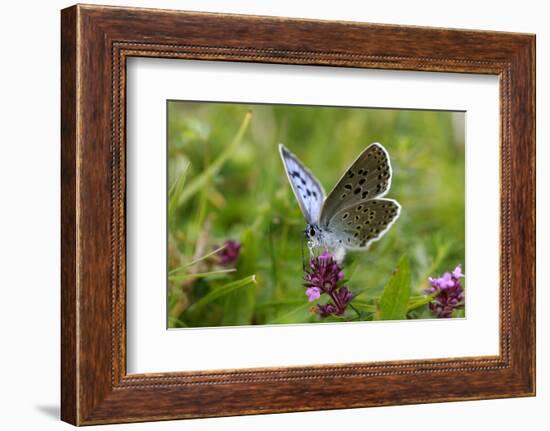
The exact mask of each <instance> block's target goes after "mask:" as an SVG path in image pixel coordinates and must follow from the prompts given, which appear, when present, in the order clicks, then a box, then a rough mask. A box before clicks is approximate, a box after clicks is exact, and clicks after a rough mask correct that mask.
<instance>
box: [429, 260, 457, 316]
mask: <svg viewBox="0 0 550 431" xmlns="http://www.w3.org/2000/svg"><path fill="white" fill-rule="evenodd" d="M463 277H464V274H463V273H462V268H461V267H460V265H459V266H457V267H456V268H455V269H454V270H453V271H452V272H446V273H445V274H443V276H442V277H438V278H432V277H429V278H428V280H429V282H430V287H429V288H428V289H426V291H425V292H426V293H427V294H428V295H432V294H434V293H436V296H435V297H434V299H433V301H432V302H430V303H429V304H428V308H429V309H430V311H431V312H432V314H434V315H435V316H437V317H440V318H448V317H451V315H452V313H453V311H454V310H455V309H456V308H458V307H461V306H462V305H464V288H463V287H462V284H461V283H460V279H461V278H463Z"/></svg>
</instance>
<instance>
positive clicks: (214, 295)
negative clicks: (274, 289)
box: [186, 275, 256, 313]
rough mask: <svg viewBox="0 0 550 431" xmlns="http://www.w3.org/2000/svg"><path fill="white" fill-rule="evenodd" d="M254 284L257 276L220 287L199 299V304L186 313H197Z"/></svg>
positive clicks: (192, 306) (195, 304)
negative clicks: (216, 301)
mask: <svg viewBox="0 0 550 431" xmlns="http://www.w3.org/2000/svg"><path fill="white" fill-rule="evenodd" d="M253 283H256V276H255V275H250V276H248V277H245V278H242V279H240V280H237V281H234V282H232V283H229V284H226V285H225V286H222V287H218V288H216V289H215V290H212V291H211V292H209V293H207V294H206V295H204V296H203V297H202V298H201V299H199V300H198V301H197V302H195V303H194V304H193V305H191V306H190V307H189V308H188V309H187V311H186V313H193V312H197V311H198V310H200V309H201V308H203V307H204V306H206V305H208V304H210V303H211V302H213V301H215V300H217V299H219V298H222V297H223V296H225V295H229V294H230V293H231V292H234V291H236V290H238V289H242V288H244V287H246V286H248V285H250V284H253Z"/></svg>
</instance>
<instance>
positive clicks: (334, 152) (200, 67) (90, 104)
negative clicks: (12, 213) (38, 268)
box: [61, 5, 535, 425]
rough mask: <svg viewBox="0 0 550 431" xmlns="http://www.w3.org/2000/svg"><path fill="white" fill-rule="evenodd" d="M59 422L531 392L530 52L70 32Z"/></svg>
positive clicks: (386, 37)
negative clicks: (60, 420)
mask: <svg viewBox="0 0 550 431" xmlns="http://www.w3.org/2000/svg"><path fill="white" fill-rule="evenodd" d="M61 17H62V26H61V45H62V46H61V49H62V64H61V71H62V94H61V102H62V103H61V107H62V112H61V117H62V152H61V162H62V183H61V188H62V286H61V288H62V328H61V329H62V346H61V350H62V364H61V365H62V382H61V386H62V390H61V393H62V400H61V416H62V419H63V420H65V421H67V422H69V423H72V424H75V425H91V424H104V423H118V422H138V421H152V420H166V419H179V418H198V417H213V416H229V415H243V414H258V413H274V412H290V411H307V410H322V409H340V408H354V407H369V406H382V405H395V404H413V403H430V402H442V401H455V400H474V399H489V398H503V397H515V396H533V395H534V394H535V107H534V101H535V78H534V73H535V72H534V71H535V37H534V35H529V34H514V33H500V32H486V31H471V30H451V29H436V28H422V27H403V26H391V25H379V24H365V23H352V22H329V21H313V20H297V19H286V18H275V17H254V16H240V15H220V14H212V13H196V12H192V13H191V12H179V11H168V10H149V9H134V8H119V7H104V6H93V5H86V6H84V5H77V6H73V7H70V8H68V9H64V10H63V11H62V14H61Z"/></svg>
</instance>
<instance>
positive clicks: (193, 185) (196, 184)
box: [179, 112, 252, 205]
mask: <svg viewBox="0 0 550 431" xmlns="http://www.w3.org/2000/svg"><path fill="white" fill-rule="evenodd" d="M251 117H252V114H251V113H250V112H247V113H246V115H245V116H244V119H243V122H242V123H241V126H240V127H239V130H238V132H237V134H236V135H235V138H234V139H233V141H232V142H231V144H229V145H228V146H227V148H226V149H225V151H224V152H222V153H221V154H220V155H219V157H218V158H217V159H216V160H214V162H212V163H211V164H210V166H208V168H206V169H205V170H204V171H203V172H202V173H201V174H200V175H198V176H197V177H195V178H194V179H193V181H191V182H189V185H188V186H187V187H185V189H184V190H183V192H182V193H181V197H180V198H179V204H180V205H183V204H184V203H185V202H186V201H187V200H188V199H189V198H191V197H192V196H193V195H194V194H195V193H196V192H197V191H199V190H201V188H202V187H203V186H204V185H205V184H206V183H207V181H208V180H209V179H210V178H211V177H213V176H214V175H216V174H217V173H218V172H219V170H220V169H221V168H222V166H223V165H224V163H225V162H227V160H229V158H230V157H231V155H232V154H233V152H234V151H235V150H236V149H237V147H238V146H239V144H240V143H241V141H242V139H243V136H244V134H245V132H246V130H247V129H248V126H249V124H250V119H251Z"/></svg>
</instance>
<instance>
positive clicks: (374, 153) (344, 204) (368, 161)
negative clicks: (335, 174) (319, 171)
mask: <svg viewBox="0 0 550 431" xmlns="http://www.w3.org/2000/svg"><path fill="white" fill-rule="evenodd" d="M391 178H392V169H391V164H390V157H389V154H388V152H387V151H386V149H385V148H384V147H383V146H382V145H381V144H378V143H374V144H371V145H369V146H368V147H367V148H366V149H365V150H364V151H363V152H362V153H361V154H360V155H359V157H358V158H357V159H356V160H355V162H353V164H352V165H351V166H350V167H349V169H348V170H347V171H346V172H345V173H344V175H343V176H342V178H340V181H338V183H337V184H336V186H334V189H333V190H332V191H331V192H330V193H329V195H328V197H327V199H326V201H325V203H324V206H323V209H322V210H321V217H320V224H321V226H322V227H325V226H327V225H328V223H330V221H331V219H332V218H333V217H334V216H335V215H336V214H337V213H338V212H339V211H340V210H343V209H346V208H350V207H352V206H354V205H357V204H358V203H359V202H363V201H365V200H367V199H374V198H377V197H382V196H384V195H385V194H386V193H387V191H388V190H389V188H390V186H391Z"/></svg>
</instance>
